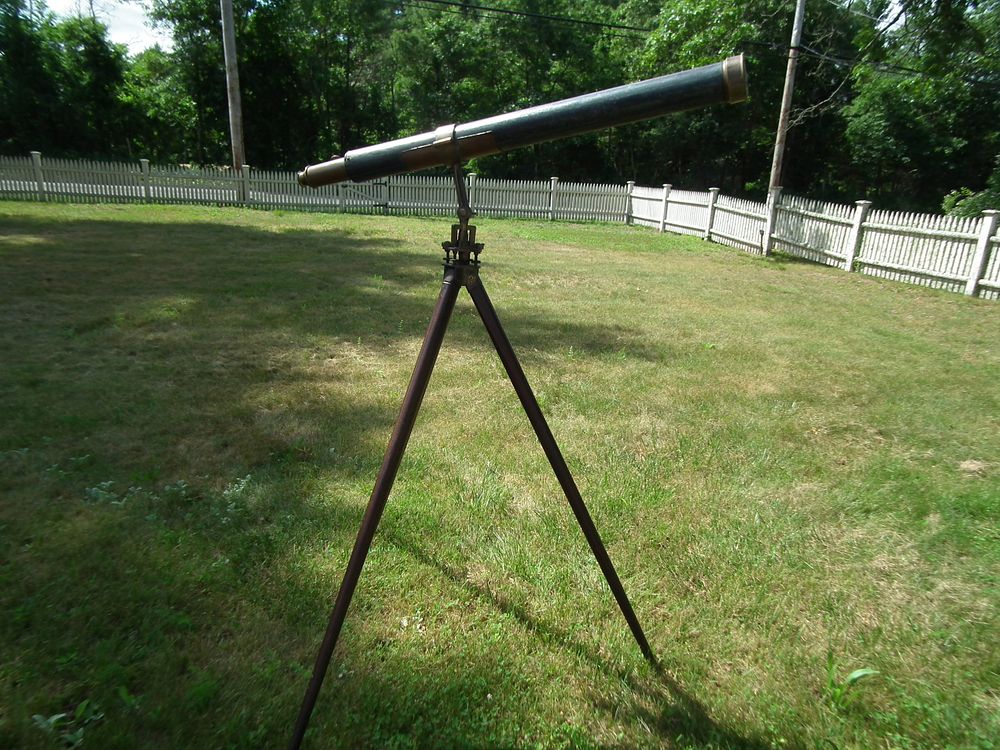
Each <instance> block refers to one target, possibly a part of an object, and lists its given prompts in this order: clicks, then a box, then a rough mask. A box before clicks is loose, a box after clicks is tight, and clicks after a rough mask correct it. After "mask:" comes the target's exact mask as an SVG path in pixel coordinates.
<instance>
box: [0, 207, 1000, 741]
mask: <svg viewBox="0 0 1000 750" xmlns="http://www.w3.org/2000/svg"><path fill="white" fill-rule="evenodd" d="M449 223H450V222H449V220H447V219H436V220H430V219H397V218H382V217H357V216H354V217H346V216H322V215H306V214H288V215H284V214H280V213H264V212H248V211H239V210H221V209H220V210H213V209H206V208H174V207H152V206H150V207H139V206H136V207H110V206H50V205H33V204H18V203H10V202H8V203H0V414H2V419H0V493H2V494H0V611H2V615H3V616H2V617H0V746H2V747H19V748H54V747H60V746H63V747H65V746H71V745H72V744H73V743H74V742H77V741H82V746H84V747H93V748H107V749H112V748H135V747H164V748H168V747H174V748H258V747H259V748H264V747H268V748H270V747H280V746H282V745H283V744H284V743H285V742H286V741H287V738H288V736H289V733H290V730H291V726H292V723H293V720H294V717H295V714H296V712H297V710H298V705H299V702H300V700H301V697H302V693H303V691H304V689H305V686H306V683H307V680H308V675H309V671H310V669H311V665H312V661H313V658H314V656H315V652H316V649H317V647H318V644H319V640H320V638H321V636H322V632H323V628H324V627H325V623H326V619H327V617H328V614H329V607H330V604H331V601H332V597H333V595H334V593H335V592H336V590H337V587H338V586H339V583H340V579H341V576H342V574H343V569H344V566H345V564H346V559H347V554H348V552H349V550H350V546H351V543H352V542H353V539H354V536H355V533H356V531H357V527H358V524H359V521H360V518H361V514H362V512H363V509H364V506H365V504H366V502H367V499H368V495H369V493H370V491H371V484H372V481H373V478H374V476H375V473H376V471H377V469H378V465H379V463H380V461H381V454H382V451H383V449H384V447H385V444H386V441H387V439H388V435H389V432H390V430H391V427H392V423H393V420H394V418H395V414H396V409H397V408H398V404H399V401H400V398H401V397H402V393H403V390H404V388H405V386H406V382H407V379H408V377H409V374H410V371H411V369H412V365H413V360H414V357H415V355H416V352H417V349H418V346H419V342H420V339H421V336H422V335H423V330H424V327H425V326H426V322H427V319H428V317H429V314H430V311H431V309H432V307H433V304H434V300H435V298H436V295H437V291H438V289H439V285H440V266H439V256H440V251H439V250H438V249H436V248H439V246H440V245H439V243H440V241H441V240H442V239H444V238H445V237H446V235H447V231H448V225H449ZM478 223H479V230H480V237H481V238H482V239H483V240H485V242H486V243H487V248H486V252H485V253H484V256H483V257H484V260H485V262H486V266H485V268H484V280H485V283H486V285H487V288H488V289H489V290H490V292H491V295H492V297H493V299H494V302H495V304H496V305H497V308H498V310H499V312H500V315H501V318H502V319H503V320H504V322H505V325H506V327H507V329H508V333H509V335H510V337H511V340H512V341H513V343H514V346H515V348H516V349H517V351H518V352H519V355H520V356H521V359H522V362H523V364H524V367H525V369H526V371H527V373H528V376H529V378H530V379H531V381H532V384H533V386H534V388H535V390H536V392H537V394H538V397H539V401H540V402H541V404H542V407H543V409H544V410H545V411H546V413H547V415H548V416H549V420H550V424H551V426H552V429H553V432H554V433H555V435H556V437H557V439H558V440H559V442H560V444H561V446H562V449H563V452H564V454H565V455H566V456H567V460H568V461H569V463H570V466H571V468H572V469H573V471H574V473H575V476H576V478H577V482H578V484H579V485H580V487H581V490H582V492H583V495H584V498H585V499H586V501H587V503H588V505H589V507H590V509H591V512H592V514H593V516H594V519H595V521H596V523H597V525H598V528H599V529H600V530H601V532H602V534H603V536H604V539H605V542H606V543H607V546H608V550H609V552H610V555H611V558H612V559H613V560H614V562H615V564H616V566H617V568H618V571H619V573H620V574H621V576H622V579H623V581H624V583H625V587H626V589H627V591H628V592H629V595H630V597H631V599H632V602H633V604H634V605H635V608H636V610H637V613H638V615H639V618H640V620H641V621H642V623H643V625H644V627H645V629H646V632H647V635H648V636H649V639H650V642H651V644H652V646H653V648H654V650H655V651H656V653H657V655H658V656H659V658H660V660H661V662H662V664H663V667H664V671H663V672H662V673H657V672H656V671H654V670H652V669H650V668H649V667H648V666H647V665H646V664H645V662H644V661H643V659H642V658H641V656H640V654H639V652H638V649H637V648H636V646H635V644H634V642H633V641H632V640H631V636H630V635H629V633H628V630H627V628H626V626H625V624H624V622H623V620H622V618H621V616H620V614H619V613H618V611H617V609H616V607H615V604H614V601H613V599H612V597H611V595H610V592H609V591H608V589H607V586H606V585H605V584H604V582H603V581H602V578H601V576H600V573H599V570H598V568H597V566H596V564H595V563H594V561H593V559H592V558H591V556H590V554H589V551H588V549H587V547H586V544H585V542H584V539H583V537H582V535H581V534H580V532H579V529H578V528H577V527H576V526H575V524H574V521H573V518H572V515H571V514H570V512H569V510H568V508H567V506H566V504H565V501H564V499H563V498H562V497H561V495H560V492H559V488H558V485H557V484H556V482H555V480H554V479H553V478H552V476H551V473H550V471H549V469H548V467H547V464H546V463H545V459H544V457H543V455H542V453H541V450H540V449H539V447H538V445H537V442H536V441H535V438H534V436H533V434H532V433H531V431H530V428H529V427H528V425H527V422H526V420H525V418H524V416H523V414H522V413H521V412H520V409H519V407H518V405H517V402H516V399H515V397H514V395H513V393H512V390H511V389H510V387H509V384H507V382H506V380H505V377H504V374H503V370H502V368H501V366H500V365H499V363H498V361H497V360H496V357H495V354H494V353H493V351H492V348H491V347H490V346H489V343H488V339H487V338H486V334H485V332H484V331H483V330H482V327H481V324H480V323H479V320H478V318H477V317H476V315H475V313H474V310H473V308H472V306H471V303H470V301H469V300H468V298H467V295H464V294H463V296H462V297H461V298H460V300H459V305H458V308H457V310H456V314H455V316H454V318H453V322H452V325H451V329H450V331H449V334H448V337H447V339H446V341H445V346H444V349H443V351H442V354H441V358H440V360H439V362H438V366H437V369H436V370H435V373H434V377H433V379H432V381H431V385H430V389H429V391H428V394H427V397H426V399H425V401H424V407H423V410H422V412H421V415H420V418H419V420H418V422H417V426H416V430H415V433H414V437H413V439H412V441H411V444H410V449H409V451H408V453H407V456H406V459H405V460H404V462H403V466H402V469H401V472H400V476H399V479H398V481H397V485H396V488H395V490H394V492H393V495H392V497H391V498H390V501H389V505H388V507H387V510H386V514H385V516H384V519H383V521H382V525H381V528H380V530H379V533H378V535H377V536H376V538H375V543H374V546H373V549H372V553H371V556H370V558H369V560H368V564H367V566H366V568H365V572H364V575H363V576H362V579H361V583H360V585H359V588H358V591H357V594H356V596H355V600H354V604H353V605H352V608H351V611H350V613H349V615H348V619H347V624H346V626H345V630H344V632H343V635H342V637H341V643H340V645H339V646H338V649H337V652H336V654H335V655H334V661H333V664H332V666H331V670H330V673H329V677H328V681H327V683H326V685H325V686H324V690H323V693H322V696H321V698H320V701H319V704H318V706H317V710H316V713H315V715H314V718H313V722H312V725H311V729H310V734H309V747H311V748H321V747H325V748H339V747H376V748H417V747H451V748H466V747H468V748H495V747H525V748H597V747H601V748H604V747H607V748H649V747H666V748H740V747H749V748H763V747H772V746H773V747H782V748H795V747H798V748H827V749H829V748H869V747H879V748H882V747H887V748H918V747H922V748H941V747H952V748H960V747H961V748H971V747H976V748H991V747H995V746H996V742H997V740H996V738H997V737H1000V720H998V713H1000V678H998V675H997V672H998V664H1000V659H998V656H1000V648H998V642H1000V639H998V638H997V633H998V628H997V608H998V599H1000V597H998V590H997V584H998V569H1000V567H998V563H1000V532H998V523H997V518H998V504H1000V481H998V478H1000V387H998V382H1000V378H998V376H1000V305H997V304H996V303H990V302H984V301H979V300H972V299H967V298H964V297H961V296H959V295H954V294H946V293H941V292H935V291H932V290H927V289H921V288H917V287H911V286H905V285H901V284H894V283H891V282H883V281H879V280H875V279H870V278H864V277H861V276H858V275H855V274H845V273H843V272H840V271H836V270H832V269H826V268H823V267H819V266H814V265H807V264H802V263H796V262H791V261H788V260H783V259H780V258H778V259H770V260H762V259H759V258H753V257H750V256H747V255H744V254H741V253H739V252H736V251H733V250H728V249H726V248H723V247H721V246H715V245H708V244H705V243H702V242H700V241H698V240H693V239H687V238H678V237H675V236H669V235H657V234H656V233H654V232H650V231H646V230H642V229H636V228H626V227H620V226H602V225H576V226H572V225H563V224H543V223H534V222H516V221H489V220H481V221H479V222H478ZM857 669H872V670H877V671H878V674H877V675H870V676H867V677H865V679H858V680H857V681H856V682H855V681H852V680H851V679H850V678H849V676H850V675H851V673H852V672H854V671H855V670H857ZM59 714H66V716H65V717H62V718H53V717H58V715H59ZM34 716H37V717H38V718H37V719H33V718H32V717H34Z"/></svg>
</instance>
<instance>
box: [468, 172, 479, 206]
mask: <svg viewBox="0 0 1000 750" xmlns="http://www.w3.org/2000/svg"><path fill="white" fill-rule="evenodd" d="M476 177H477V175H476V173H475V172H469V183H468V184H469V188H468V192H469V208H471V209H472V210H473V211H475V210H476Z"/></svg>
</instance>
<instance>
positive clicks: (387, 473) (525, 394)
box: [289, 162, 655, 750]
mask: <svg viewBox="0 0 1000 750" xmlns="http://www.w3.org/2000/svg"><path fill="white" fill-rule="evenodd" d="M452 173H453V175H454V178H455V191H456V193H457V195H458V220H459V223H458V224H452V227H451V240H450V241H449V242H443V243H441V246H442V247H443V248H444V251H445V258H444V282H443V283H442V285H441V294H440V295H439V296H438V301H437V305H436V306H435V307H434V313H433V314H432V315H431V322H430V324H429V325H428V326H427V333H426V334H425V335H424V343H423V345H422V346H421V348H420V354H418V355H417V363H416V365H415V367H414V368H413V375H412V376H411V377H410V384H409V386H408V387H407V389H406V394H405V395H404V396H403V404H402V406H401V407H400V410H399V416H398V417H397V418H396V425H395V427H394V428H393V430H392V437H391V438H390V439H389V447H388V448H387V449H386V452H385V458H384V459H383V460H382V468H381V469H380V470H379V473H378V477H377V478H376V480H375V488H374V489H373V490H372V496H371V499H370V500H369V501H368V508H367V510H365V515H364V518H363V519H362V521H361V529H360V531H359V532H358V538H357V539H356V540H355V542H354V549H353V550H352V551H351V557H350V560H349V561H348V563H347V572H346V573H345V574H344V581H343V583H341V585H340V591H339V592H338V593H337V599H336V602H335V603H334V605H333V612H331V614H330V622H329V624H328V625H327V629H326V635H325V636H324V637H323V642H322V644H321V645H320V649H319V653H318V654H317V656H316V664H315V666H314V667H313V673H312V678H311V679H310V680H309V686H308V688H306V694H305V697H304V698H303V700H302V708H301V709H300V710H299V716H298V719H297V720H296V723H295V733H294V735H293V736H292V740H291V742H290V743H289V750H298V748H299V747H300V746H301V744H302V739H303V737H304V736H305V732H306V727H307V726H308V725H309V718H310V716H311V715H312V711H313V708H314V707H315V705H316V699H317V697H318V696H319V690H320V687H321V686H322V684H323V678H324V677H325V676H326V670H327V668H328V667H329V665H330V657H331V656H332V654H333V649H334V647H335V646H336V645H337V638H338V637H339V635H340V629H341V627H342V626H343V624H344V617H345V616H346V614H347V608H348V606H349V605H350V603H351V597H352V596H353V595H354V589H355V587H356V586H357V583H358V578H359V577H360V576H361V569H362V567H363V566H364V564H365V558H366V557H367V556H368V549H369V548H370V547H371V542H372V537H374V536H375V530H376V528H377V527H378V523H379V519H380V518H381V517H382V511H383V510H384V509H385V503H386V500H387V499H388V498H389V492H390V491H391V490H392V483H393V481H394V480H395V478H396V472H397V470H398V469H399V464H400V461H401V460H402V458H403V452H404V451H405V450H406V443H407V441H408V440H409V438H410V433H411V432H412V431H413V424H414V422H415V421H416V418H417V412H418V411H419V409H420V402H421V401H422V400H423V397H424V392H425V391H426V390H427V383H428V382H429V381H430V378H431V371H432V370H433V369H434V362H435V360H436V359H437V356H438V352H439V351H440V350H441V342H442V341H443V340H444V334H445V330H446V329H447V328H448V321H449V319H450V318H451V312H452V310H453V309H454V307H455V301H456V300H457V299H458V293H459V290H460V289H461V288H462V287H465V288H466V289H468V290H469V295H470V296H471V297H472V301H473V303H474V304H475V306H476V310H477V311H478V312H479V317H480V318H482V320H483V324H484V325H485V326H486V330H487V332H488V333H489V335H490V339H491V340H492V341H493V346H494V347H495V348H496V350H497V354H498V355H500V360H501V362H502V363H503V366H504V369H505V370H506V371H507V376H508V377H509V378H510V381H511V383H512V384H513V386H514V390H515V391H516V392H517V396H518V398H519V399H520V401H521V406H522V407H523V408H524V411H525V413H526V414H527V415H528V420H529V421H530V422H531V426H532V427H533V428H534V430H535V434H536V435H537V436H538V441H539V442H540V443H541V444H542V450H544V451H545V456H546V458H548V460H549V464H551V466H552V470H553V471H554V472H555V475H556V478H557V479H558V480H559V484H560V485H561V486H562V489H563V492H564V493H565V494H566V499H567V500H568V501H569V505H570V508H572V509H573V514H574V515H575V516H576V520H577V523H579V524H580V529H581V530H582V531H583V535H584V536H585V537H586V538H587V542H588V544H590V549H591V551H592V552H593V553H594V557H596V558H597V563H598V565H600V567H601V572H603V573H604V578H605V579H606V580H607V582H608V586H610V587H611V592H612V593H613V594H614V597H615V600H616V601H617V602H618V607H619V608H620V609H621V611H622V614H623V615H624V616H625V621H626V622H627V623H628V626H629V628H630V629H631V630H632V635H633V636H635V640H636V642H637V643H638V644H639V648H640V650H641V651H642V653H643V656H645V657H646V659H648V660H649V661H650V662H653V663H654V664H655V658H654V657H653V652H652V650H651V649H650V647H649V643H648V642H647V641H646V636H645V635H644V634H643V632H642V627H641V626H640V625H639V620H638V618H637V617H636V616H635V612H634V611H633V609H632V605H631V603H629V600H628V596H626V594H625V589H624V588H623V587H622V583H621V580H619V578H618V574H617V573H616V572H615V568H614V565H612V564H611V558H609V557H608V552H607V550H606V549H605V548H604V543H603V542H601V536H600V534H598V532H597V527H596V526H594V522H593V520H592V519H591V517H590V513H589V512H588V511H587V506H586V505H584V503H583V498H582V497H580V491H579V490H578V489H577V487H576V483H575V482H574V481H573V476H572V475H571V474H570V472H569V468H568V467H567V466H566V461H565V460H563V457H562V453H560V452H559V446H558V445H556V440H555V438H554V437H553V436H552V432H551V430H549V426H548V424H547V423H546V422H545V417H544V416H542V410H541V408H540V407H539V406H538V401H537V400H535V395H534V393H532V391H531V386H529V385H528V379H527V377H525V374H524V370H522V369H521V365H520V363H519V362H518V361H517V357H516V356H515V355H514V349H513V348H512V347H511V345H510V341H509V340H508V339H507V334H506V333H504V330H503V326H501V325H500V319H499V318H498V317H497V312H496V310H495V309H494V308H493V303H492V302H490V298H489V296H488V295H487V294H486V289H485V288H484V287H483V282H482V280H481V279H480V277H479V253H480V252H481V251H482V249H483V245H482V244H481V243H477V242H476V228H475V227H474V226H470V225H469V220H470V219H471V218H472V217H473V216H474V215H475V214H474V213H473V211H472V209H471V207H470V206H469V196H468V193H467V191H466V188H465V178H464V176H463V175H462V169H461V165H460V164H459V163H457V162H456V163H455V164H454V165H453V167H452Z"/></svg>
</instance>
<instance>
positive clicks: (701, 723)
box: [383, 532, 797, 750]
mask: <svg viewBox="0 0 1000 750" xmlns="http://www.w3.org/2000/svg"><path fill="white" fill-rule="evenodd" d="M383 533H384V534H385V537H384V538H386V539H387V541H388V542H389V543H390V544H392V545H394V546H395V547H397V548H399V549H401V550H403V551H405V552H406V553H407V554H409V555H410V556H411V557H413V559H415V560H417V561H418V562H419V563H421V564H422V565H425V566H427V567H429V568H433V569H434V570H437V571H438V572H439V573H440V574H441V575H443V576H444V577H445V578H447V579H448V580H450V581H451V582H452V583H453V584H454V585H456V586H458V587H459V588H461V589H463V590H464V591H466V592H468V593H469V594H471V595H472V596H474V597H475V598H476V599H478V600H479V601H481V602H483V603H484V604H486V605H488V606H490V607H492V608H494V609H496V610H497V611H499V612H502V613H504V614H506V615H509V616H511V617H513V618H514V619H515V620H517V622H518V623H520V624H521V625H522V626H523V627H524V628H525V629H526V630H528V631H529V632H531V633H533V634H534V635H535V637H537V638H538V639H539V640H540V641H542V642H543V643H545V644H546V645H548V646H550V647H552V648H555V649H563V650H567V651H570V652H572V653H573V654H575V655H576V656H577V657H579V658H580V659H582V660H583V661H586V662H587V663H589V664H590V665H591V666H593V667H595V668H596V669H597V670H598V671H599V672H600V673H602V674H613V675H615V676H616V677H617V678H618V679H619V680H621V681H622V682H623V683H624V684H626V685H628V687H629V689H630V690H631V692H632V694H633V696H634V700H632V701H631V702H628V703H626V705H616V704H614V703H611V702H609V701H607V700H606V699H604V698H598V699H596V700H595V703H594V704H595V707H596V708H598V709H599V710H601V711H603V712H605V713H606V714H608V715H609V716H617V717H620V716H622V715H626V716H628V715H631V716H635V717H637V718H638V719H640V720H641V721H642V722H643V723H645V725H646V726H647V727H649V728H650V729H652V730H654V731H655V732H656V733H657V734H658V735H659V736H660V737H661V738H663V739H665V740H675V741H681V740H687V741H695V742H699V743H712V746H713V747H716V746H718V747H723V748H733V749H734V750H735V749H736V748H741V749H745V750H767V749H768V748H771V747H773V743H770V742H767V741H766V740H765V739H763V738H753V737H747V736H744V735H742V734H740V733H738V732H736V731H734V730H732V729H730V728H727V727H725V726H724V725H722V724H720V723H719V722H717V721H716V720H715V719H713V718H712V717H711V716H710V715H709V713H708V711H707V710H706V709H705V707H704V706H703V705H702V704H701V703H700V702H699V701H698V700H697V699H695V698H694V697H693V696H692V695H691V694H690V693H688V692H687V691H686V690H685V689H684V687H683V686H682V685H681V684H680V683H679V682H678V681H677V680H676V679H674V678H673V677H672V676H671V675H670V673H669V667H668V666H667V665H665V664H664V663H663V662H662V661H660V660H657V662H656V663H655V664H652V665H650V670H649V675H648V676H641V675H636V674H635V673H634V672H632V671H630V670H623V669H616V668H615V667H613V666H612V665H610V664H609V663H608V662H607V661H606V660H604V659H603V658H602V657H601V655H600V654H598V653H597V652H596V651H595V650H594V649H593V647H592V646H590V645H589V644H587V643H584V642H583V641H581V640H580V639H578V638H576V637H575V636H573V635H572V634H571V633H570V632H569V631H567V630H565V629H563V628H560V627H558V626H556V625H553V624H551V623H547V622H544V621H542V620H540V619H539V618H537V617H535V616H534V615H532V614H531V613H530V612H528V611H527V610H526V609H525V608H524V607H523V606H521V605H519V604H517V603H516V602H512V601H510V600H508V599H505V598H502V597H500V596H498V595H497V594H496V593H495V592H494V591H491V590H490V589H489V588H486V587H484V586H482V585H480V584H477V583H475V582H473V581H470V580H469V579H468V577H467V576H465V575H464V574H463V572H462V571H460V570H458V569H456V568H454V567H452V566H451V565H449V564H448V563H446V562H444V561H442V560H439V559H437V558H435V557H434V556H433V555H431V554H430V553H429V552H427V551H426V550H425V549H424V548H423V547H421V546H420V545H418V544H416V543H414V542H412V541H409V540H406V539H403V538H401V537H400V536H399V535H398V534H395V533H392V532H388V533H387V532H383ZM581 534H582V532H581ZM594 564H595V565H596V564H597V563H596V561H595V562H594ZM607 595H608V596H611V593H610V591H608V592H607ZM617 625H618V626H620V627H622V628H625V627H627V626H626V624H625V621H624V618H622V619H621V621H620V622H619V623H617ZM635 648H636V649H638V646H635ZM786 747H790V748H793V749H794V748H797V745H794V744H792V745H786Z"/></svg>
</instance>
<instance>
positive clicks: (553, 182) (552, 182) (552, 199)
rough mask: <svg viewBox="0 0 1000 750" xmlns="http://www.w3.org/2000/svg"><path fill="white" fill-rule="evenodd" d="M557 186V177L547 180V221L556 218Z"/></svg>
mask: <svg viewBox="0 0 1000 750" xmlns="http://www.w3.org/2000/svg"><path fill="white" fill-rule="evenodd" d="M558 186H559V178H558V177H550V178H549V221H553V220H554V219H555V218H556V188H557V187H558Z"/></svg>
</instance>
